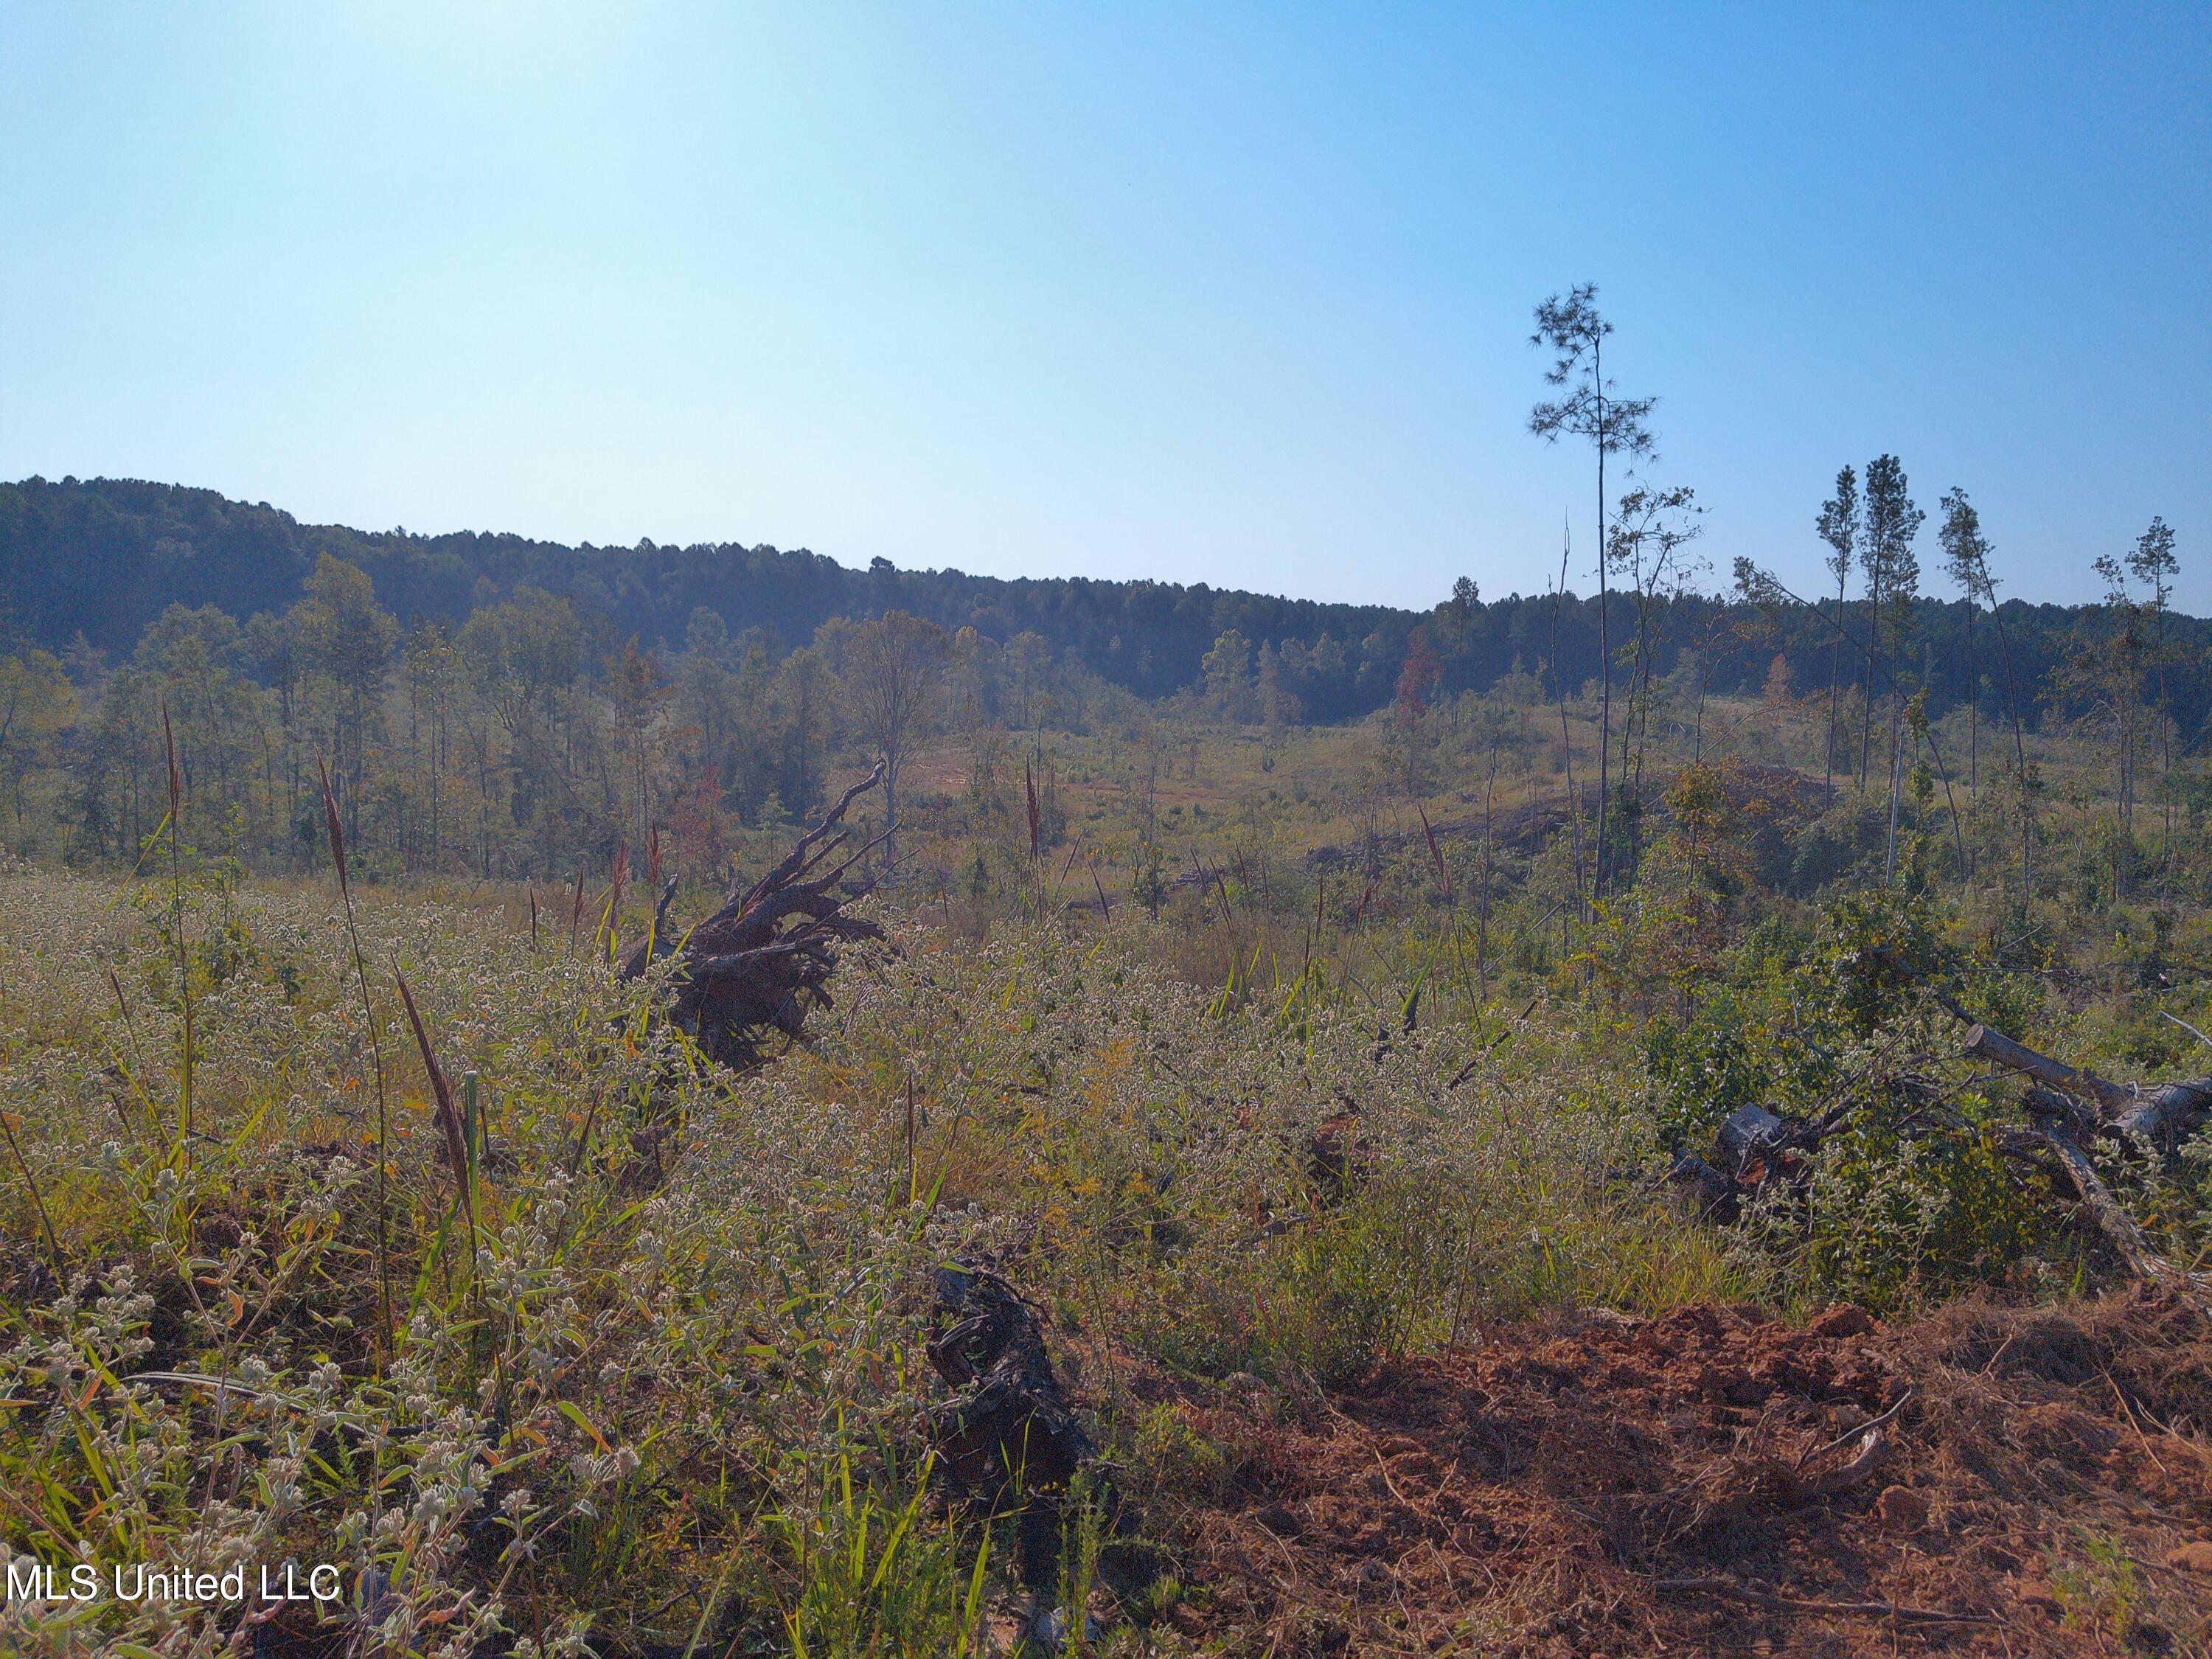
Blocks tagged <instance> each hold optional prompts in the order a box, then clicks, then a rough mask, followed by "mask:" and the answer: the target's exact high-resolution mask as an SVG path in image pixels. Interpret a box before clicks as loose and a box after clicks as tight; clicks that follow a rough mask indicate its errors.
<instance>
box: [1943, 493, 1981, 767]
mask: <svg viewBox="0 0 2212 1659" xmlns="http://www.w3.org/2000/svg"><path fill="white" fill-rule="evenodd" d="M1942 505H1943V526H1942V529H1941V530H1939V531H1938V532H1936V534H1937V536H1938V537H1939V538H1941V539H1942V544H1943V571H1944V574H1946V575H1948V576H1949V577H1950V579H1951V582H1952V585H1953V586H1955V587H1956V588H1957V589H1958V590H1959V592H1960V594H1961V595H1962V596H1963V597H1964V598H1965V599H1966V787H1967V788H1969V789H1972V788H1973V787H1975V786H1976V785H1978V783H1979V782H1980V781H1981V689H1982V659H1981V656H1980V654H1979V653H1978V652H1977V651H1976V650H1975V649H1974V616H1975V613H1976V611H1978V609H1979V608H1980V605H1981V599H1982V581H1983V572H1984V556H1985V555H1986V553H1987V550H1988V544H1987V543H1986V542H1984V540H1983V539H1982V520H1981V515H1980V514H1979V513H1976V512H1975V511H1974V505H1973V503H1972V501H1968V500H1967V499H1966V491H1965V490H1963V489H1958V488H1957V487H1956V486H1954V487H1953V488H1952V489H1950V490H1949V491H1948V493H1947V494H1946V495H1944V497H1943V503H1942Z"/></svg>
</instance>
